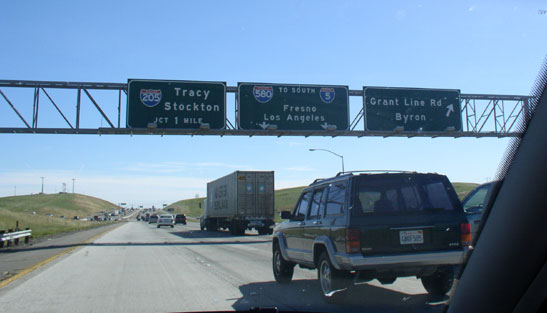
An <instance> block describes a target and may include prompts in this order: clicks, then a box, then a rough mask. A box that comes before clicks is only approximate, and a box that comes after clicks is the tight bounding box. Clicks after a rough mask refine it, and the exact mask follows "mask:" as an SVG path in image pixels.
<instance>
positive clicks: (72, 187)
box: [72, 178, 76, 193]
mask: <svg viewBox="0 0 547 313" xmlns="http://www.w3.org/2000/svg"><path fill="white" fill-rule="evenodd" d="M75 180H76V178H73V179H72V193H74V181H75Z"/></svg>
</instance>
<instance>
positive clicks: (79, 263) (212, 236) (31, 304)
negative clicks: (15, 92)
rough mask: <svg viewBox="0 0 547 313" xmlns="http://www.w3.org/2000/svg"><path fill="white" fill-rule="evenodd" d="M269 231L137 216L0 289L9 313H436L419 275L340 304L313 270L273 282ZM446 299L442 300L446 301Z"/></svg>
mask: <svg viewBox="0 0 547 313" xmlns="http://www.w3.org/2000/svg"><path fill="white" fill-rule="evenodd" d="M271 256H272V253H271V236H259V235H257V234H256V233H255V232H247V234H246V235H245V236H232V235H230V234H229V233H228V232H207V231H200V230H199V225H198V224H195V223H189V224H188V225H186V226H185V225H176V226H175V228H168V227H162V228H160V229H158V228H156V225H155V224H148V223H145V222H138V221H135V220H132V221H129V222H127V223H124V224H123V225H121V226H119V227H116V228H115V229H113V230H111V231H110V232H107V233H106V234H104V235H102V236H101V237H100V238H97V239H96V240H94V241H93V242H91V243H88V244H84V245H81V246H80V247H78V248H77V249H75V250H73V251H71V252H70V253H68V254H65V255H63V256H62V257H59V258H58V259H55V260H54V261H52V262H50V263H48V264H47V265H44V266H42V267H41V268H39V269H37V270H35V271H33V272H31V273H30V274H28V275H26V276H24V277H22V278H20V279H18V280H16V281H15V282H13V283H11V284H9V285H8V286H6V287H4V288H1V289H0V311H2V312H174V311H205V310H207V311H211V310H248V309H250V308H251V307H278V308H279V309H280V310H293V311H331V312H332V311H335V312H336V311H337V312H347V311H366V312H399V311H400V312H424V311H427V312H439V311H442V308H443V306H444V304H443V301H439V299H437V300H435V301H433V300H432V299H430V297H429V296H428V295H427V293H426V291H425V290H424V289H423V287H422V285H421V283H420V281H419V280H417V279H416V278H399V279H398V280H397V281H396V282H395V283H394V284H391V285H381V284H380V283H379V282H378V281H376V280H374V281H372V282H370V283H367V284H362V285H359V286H356V287H354V288H352V289H351V290H350V291H349V293H348V296H347V297H346V302H345V303H343V304H327V303H325V302H323V300H322V299H321V297H320V295H319V285H318V283H317V276H316V275H317V274H316V271H315V270H307V269H301V268H298V267H296V268H295V275H294V277H293V281H292V282H291V283H290V284H288V285H280V284H278V283H276V282H275V280H274V278H273V274H272V269H271ZM440 300H443V299H440Z"/></svg>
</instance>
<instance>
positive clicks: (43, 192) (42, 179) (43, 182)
mask: <svg viewBox="0 0 547 313" xmlns="http://www.w3.org/2000/svg"><path fill="white" fill-rule="evenodd" d="M40 178H41V179H42V192H41V193H44V177H40Z"/></svg>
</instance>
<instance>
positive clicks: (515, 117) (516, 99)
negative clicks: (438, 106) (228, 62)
mask: <svg viewBox="0 0 547 313" xmlns="http://www.w3.org/2000/svg"><path fill="white" fill-rule="evenodd" d="M0 88H5V89H9V88H26V89H30V90H33V92H34V98H33V99H34V100H33V107H32V124H29V123H27V121H26V120H25V118H24V117H23V115H22V114H21V113H20V112H19V111H18V110H17V109H16V107H15V105H14V104H13V102H12V101H11V100H10V99H9V98H8V97H7V95H6V94H5V93H4V92H3V91H2V90H0V95H1V96H2V97H3V98H4V100H5V101H6V102H7V103H8V105H9V106H10V107H11V109H12V110H13V111H14V112H15V113H16V114H17V116H18V117H19V119H20V120H21V121H22V122H23V123H24V125H25V126H26V127H7V126H2V125H1V124H0V133H38V134H100V135H102V134H112V135H114V134H127V135H144V134H149V135H162V136H163V135H191V136H194V135H218V136H251V137H252V136H277V137H281V136H303V137H310V136H326V137H338V136H355V137H366V136H382V137H407V138H412V137H431V138H436V137H454V138H459V137H476V138H482V137H498V138H499V137H516V136H521V135H522V134H520V133H518V132H516V131H514V129H516V128H517V127H515V124H517V123H526V122H527V121H528V120H529V119H530V111H529V108H528V106H529V99H530V97H528V96H514V95H487V94H461V97H460V99H461V103H460V107H461V116H462V124H463V129H462V131H461V132H454V131H445V132H434V133H431V132H429V133H404V132H397V131H396V130H393V131H386V132H367V131H364V127H363V126H361V125H363V121H364V119H365V118H366V117H365V114H364V110H363V108H362V107H361V108H360V110H359V112H358V113H357V114H356V115H355V116H354V117H353V118H352V119H350V121H351V123H350V124H349V125H348V129H347V130H334V131H332V130H326V131H290V130H264V131H262V130H241V129H238V128H237V119H238V117H239V112H237V105H235V121H230V120H229V119H226V129H221V130H210V129H206V128H203V129H195V130H181V129H136V128H124V127H122V125H121V122H122V114H124V113H125V112H122V111H123V110H122V102H123V101H124V99H122V98H123V97H124V95H125V97H127V84H124V83H97V82H59V81H20V80H0ZM47 89H65V90H76V116H75V123H74V124H73V123H71V122H70V120H69V118H67V116H66V115H65V114H64V113H63V111H62V110H61V107H60V106H58V105H57V103H56V102H55V101H54V100H53V98H52V97H51V96H50V94H49V93H48V92H47ZM82 90H83V92H84V93H85V94H86V95H87V97H88V98H89V100H90V101H91V102H92V103H93V105H94V106H95V108H96V109H97V111H99V113H100V114H101V116H102V118H103V119H104V120H106V121H107V123H108V125H109V126H110V127H109V128H103V127H100V126H98V127H96V128H85V129H82V128H80V121H81V117H82ZM90 90H107V91H108V90H110V91H114V92H116V91H117V95H116V94H113V96H114V97H116V96H117V110H116V111H117V118H116V119H114V118H112V119H111V118H110V117H109V116H108V115H107V114H106V113H105V111H104V110H103V107H101V105H100V104H99V102H98V101H96V100H95V98H93V96H92V95H91V92H90ZM40 91H41V92H43V93H44V94H45V95H46V97H47V98H48V99H49V101H50V102H51V104H53V106H54V107H55V109H56V110H57V112H58V113H59V114H60V115H61V117H62V118H63V119H64V121H65V122H66V123H67V124H68V127H65V128H63V127H55V128H39V127H38V117H39V111H40ZM122 91H123V94H122ZM226 91H227V92H228V93H235V95H236V103H237V87H236V86H227V87H226ZM349 96H351V97H361V98H362V97H363V90H349ZM110 105H112V104H110ZM42 119H43V115H42ZM112 120H114V121H116V120H117V125H116V126H115V125H114V123H112Z"/></svg>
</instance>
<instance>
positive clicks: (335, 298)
mask: <svg viewBox="0 0 547 313" xmlns="http://www.w3.org/2000/svg"><path fill="white" fill-rule="evenodd" d="M317 279H318V280H319V286H320V287H321V295H322V296H323V299H324V300H325V301H327V302H328V303H338V302H341V301H342V300H343V299H344V297H345V291H346V290H347V288H348V287H349V284H350V280H349V275H346V273H345V272H344V271H340V270H337V269H336V268H334V266H333V265H332V263H331V262H330V259H329V255H328V254H327V252H323V253H321V256H320V257H319V262H318V263H317Z"/></svg>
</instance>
